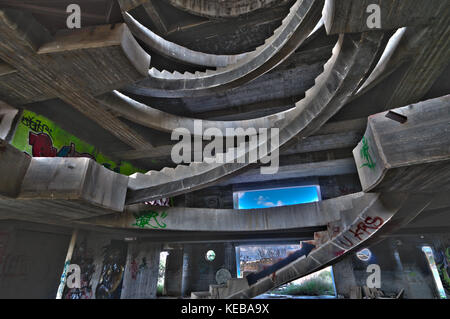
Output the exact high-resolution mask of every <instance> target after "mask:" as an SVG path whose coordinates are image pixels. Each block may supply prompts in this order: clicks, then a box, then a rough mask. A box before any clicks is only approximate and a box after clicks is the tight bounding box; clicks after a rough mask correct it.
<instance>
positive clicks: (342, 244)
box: [337, 235, 353, 248]
mask: <svg viewBox="0 0 450 319" xmlns="http://www.w3.org/2000/svg"><path fill="white" fill-rule="evenodd" d="M342 238H343V239H345V241H346V242H343V241H342ZM342 238H338V239H337V241H338V242H339V244H340V245H341V246H344V247H348V248H350V247H353V242H352V241H351V240H350V239H348V238H347V236H345V235H343V236H342Z"/></svg>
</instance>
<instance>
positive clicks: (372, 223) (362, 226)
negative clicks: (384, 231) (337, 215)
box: [349, 217, 383, 240]
mask: <svg viewBox="0 0 450 319" xmlns="http://www.w3.org/2000/svg"><path fill="white" fill-rule="evenodd" d="M381 225H383V219H382V218H381V217H375V218H372V217H367V218H366V219H365V220H364V221H363V222H360V223H358V225H357V226H356V229H355V230H352V229H349V231H350V232H351V233H352V234H353V236H355V237H356V238H358V239H359V240H363V239H362V238H361V235H363V234H364V233H366V234H368V235H370V234H371V233H372V231H369V230H371V229H373V230H377V229H378V228H379V227H380V226H381Z"/></svg>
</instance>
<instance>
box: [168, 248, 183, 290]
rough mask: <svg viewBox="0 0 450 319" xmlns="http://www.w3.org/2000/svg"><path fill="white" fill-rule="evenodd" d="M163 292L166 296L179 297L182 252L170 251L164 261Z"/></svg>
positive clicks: (181, 276) (181, 277)
mask: <svg viewBox="0 0 450 319" xmlns="http://www.w3.org/2000/svg"><path fill="white" fill-rule="evenodd" d="M164 278H165V279H164V292H165V295H167V296H176V297H177V296H181V294H182V289H181V288H182V287H181V286H182V280H183V250H182V249H170V250H169V255H168V256H167V260H166V272H165V277H164Z"/></svg>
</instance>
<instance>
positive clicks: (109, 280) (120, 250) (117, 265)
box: [95, 240, 127, 299]
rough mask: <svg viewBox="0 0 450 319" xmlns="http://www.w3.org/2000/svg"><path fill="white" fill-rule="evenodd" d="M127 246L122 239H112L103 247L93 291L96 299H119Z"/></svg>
mask: <svg viewBox="0 0 450 319" xmlns="http://www.w3.org/2000/svg"><path fill="white" fill-rule="evenodd" d="M126 255H127V246H126V244H125V243H124V242H122V241H116V240H112V241H111V243H110V244H109V245H107V246H105V247H103V266H102V272H101V274H100V280H99V282H98V285H97V289H96V291H95V297H96V298H97V299H119V298H120V293H121V291H122V283H123V273H124V270H125V262H126Z"/></svg>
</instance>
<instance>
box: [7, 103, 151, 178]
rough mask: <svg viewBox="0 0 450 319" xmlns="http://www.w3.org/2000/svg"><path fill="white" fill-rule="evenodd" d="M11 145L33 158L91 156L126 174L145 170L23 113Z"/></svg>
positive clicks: (30, 114)
mask: <svg viewBox="0 0 450 319" xmlns="http://www.w3.org/2000/svg"><path fill="white" fill-rule="evenodd" d="M11 144H12V145H13V146H15V147H16V148H18V149H19V150H22V151H24V152H26V153H28V154H30V155H31V156H33V157H88V158H92V159H93V160H95V161H97V162H98V163H100V164H102V165H103V166H105V167H106V168H108V169H111V170H113V171H115V172H117V173H121V174H124V175H131V174H133V173H135V172H142V173H145V171H143V170H140V169H138V168H136V167H134V166H133V165H132V164H130V163H128V162H120V163H116V162H114V161H112V160H111V159H109V158H108V157H106V156H105V155H103V154H102V153H101V152H100V151H99V150H97V149H96V148H95V147H94V146H92V145H90V144H88V143H86V142H84V141H82V140H80V139H79V138H77V137H75V136H73V135H72V134H70V133H68V132H67V131H65V130H63V129H61V128H60V127H59V126H58V125H56V124H55V123H54V122H53V121H51V120H49V119H47V118H46V117H44V116H41V115H38V114H36V113H34V112H31V111H27V110H24V111H23V113H22V116H21V117H20V119H19V123H18V125H17V128H16V131H15V133H14V138H13V139H12V141H11Z"/></svg>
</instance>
